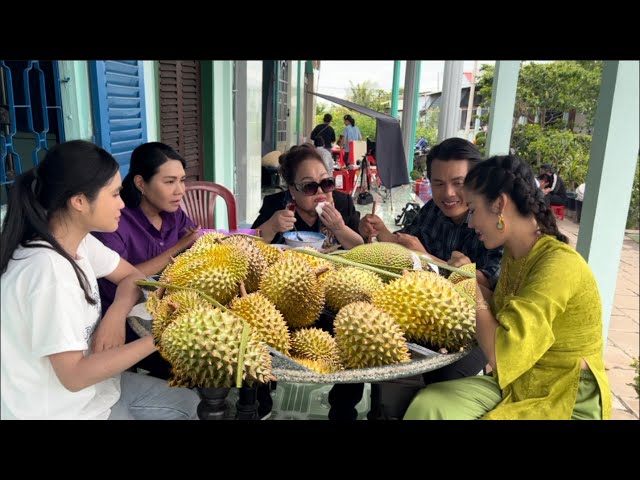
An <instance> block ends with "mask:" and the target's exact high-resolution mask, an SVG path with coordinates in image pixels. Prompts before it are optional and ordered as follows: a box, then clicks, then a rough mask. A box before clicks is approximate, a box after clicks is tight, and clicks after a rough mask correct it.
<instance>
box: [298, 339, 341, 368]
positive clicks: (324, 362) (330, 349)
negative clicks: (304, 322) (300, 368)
mask: <svg viewBox="0 0 640 480" xmlns="http://www.w3.org/2000/svg"><path fill="white" fill-rule="evenodd" d="M291 358H293V359H294V360H296V361H298V362H300V363H301V364H302V365H304V366H305V367H307V368H309V369H310V370H313V371H315V372H318V373H332V372H337V371H339V370H342V368H343V367H342V364H341V363H340V353H339V352H338V347H337V345H336V341H335V339H334V338H333V337H332V336H331V334H330V333H328V332H325V331H324V330H320V329H319V328H304V329H302V330H298V331H296V332H294V333H293V335H291Z"/></svg>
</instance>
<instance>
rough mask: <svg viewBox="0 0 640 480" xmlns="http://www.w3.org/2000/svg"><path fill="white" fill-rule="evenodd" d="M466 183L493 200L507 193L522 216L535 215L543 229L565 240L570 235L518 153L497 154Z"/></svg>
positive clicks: (476, 167)
mask: <svg viewBox="0 0 640 480" xmlns="http://www.w3.org/2000/svg"><path fill="white" fill-rule="evenodd" d="M464 186H465V187H466V188H469V189H471V190H473V191H474V192H476V193H479V194H481V195H482V196H484V197H485V198H486V199H487V200H488V201H489V202H493V201H495V200H496V199H497V198H498V197H499V196H500V194H502V193H505V194H507V195H508V196H509V197H510V198H511V200H513V203H514V204H515V206H516V208H517V209H518V212H520V214H521V215H523V216H525V217H528V216H530V215H533V216H534V217H535V219H536V221H537V222H538V226H539V227H540V232H541V233H544V234H547V235H553V236H554V237H556V238H557V239H558V240H560V241H561V242H564V243H569V241H568V239H567V237H566V236H565V235H563V234H562V233H560V230H558V225H557V224H556V218H555V216H554V215H553V212H552V211H551V209H550V208H549V207H548V206H547V204H546V203H545V201H544V194H543V192H542V190H540V189H539V188H538V187H537V186H536V182H535V177H534V174H533V171H532V170H531V167H530V166H529V165H528V164H527V163H526V162H525V161H524V160H522V159H521V158H520V157H518V156H516V155H504V156H493V157H491V158H489V159H488V160H485V161H484V162H480V163H479V164H477V165H476V166H474V167H473V168H472V169H471V171H470V172H469V173H468V174H467V176H466V178H465V181H464Z"/></svg>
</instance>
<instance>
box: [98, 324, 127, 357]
mask: <svg viewBox="0 0 640 480" xmlns="http://www.w3.org/2000/svg"><path fill="white" fill-rule="evenodd" d="M124 340H125V324H124V323H123V322H119V321H116V320H115V319H113V318H112V319H110V320H109V319H107V320H105V319H104V318H103V319H102V320H100V323H98V327H97V328H96V331H95V332H94V334H93V340H92V342H93V348H92V350H93V352H94V353H98V352H102V351H104V350H110V349H112V348H115V347H119V346H121V345H124Z"/></svg>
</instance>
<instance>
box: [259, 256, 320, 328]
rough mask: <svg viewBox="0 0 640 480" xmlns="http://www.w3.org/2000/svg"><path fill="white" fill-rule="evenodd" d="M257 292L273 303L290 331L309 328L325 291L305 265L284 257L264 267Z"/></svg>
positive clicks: (316, 316) (318, 314) (317, 315)
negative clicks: (290, 328) (291, 329)
mask: <svg viewBox="0 0 640 480" xmlns="http://www.w3.org/2000/svg"><path fill="white" fill-rule="evenodd" d="M260 293H262V294H263V295H264V296H265V297H267V298H268V299H269V301H271V303H273V304H274V305H275V306H276V308H277V309H278V310H279V311H280V313H282V315H283V316H284V319H285V320H286V321H287V323H288V324H289V326H290V327H292V328H301V327H308V326H309V325H312V324H313V323H314V322H315V321H316V320H317V319H318V317H319V316H320V311H321V310H322V307H323V306H324V291H323V290H322V287H321V286H320V284H319V282H318V279H317V277H316V273H315V271H314V270H312V268H311V267H310V266H309V264H308V263H307V262H303V261H300V260H299V259H297V258H292V257H283V258H282V259H281V260H279V261H278V262H276V263H275V264H273V265H271V266H270V267H269V268H267V271H266V272H265V273H264V275H263V276H262V280H261V281H260Z"/></svg>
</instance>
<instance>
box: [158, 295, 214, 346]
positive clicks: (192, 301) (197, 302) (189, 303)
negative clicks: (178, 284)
mask: <svg viewBox="0 0 640 480" xmlns="http://www.w3.org/2000/svg"><path fill="white" fill-rule="evenodd" d="M146 307H147V310H148V311H149V313H151V315H152V316H153V324H152V333H153V338H154V339H155V342H156V343H159V342H160V339H161V338H162V333H163V332H164V330H165V328H167V326H168V325H169V324H170V323H171V322H173V321H174V320H175V319H176V318H178V317H179V316H180V315H181V314H183V313H185V312H187V311H189V310H192V309H194V308H196V307H204V308H213V307H212V306H211V305H210V304H209V302H207V301H206V300H205V299H204V298H202V297H201V296H200V295H199V294H198V293H197V292H194V291H191V290H170V291H168V292H165V294H164V296H163V297H162V299H159V298H158V291H157V290H156V291H154V292H152V293H151V294H150V295H149V298H148V299H147V305H146Z"/></svg>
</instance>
